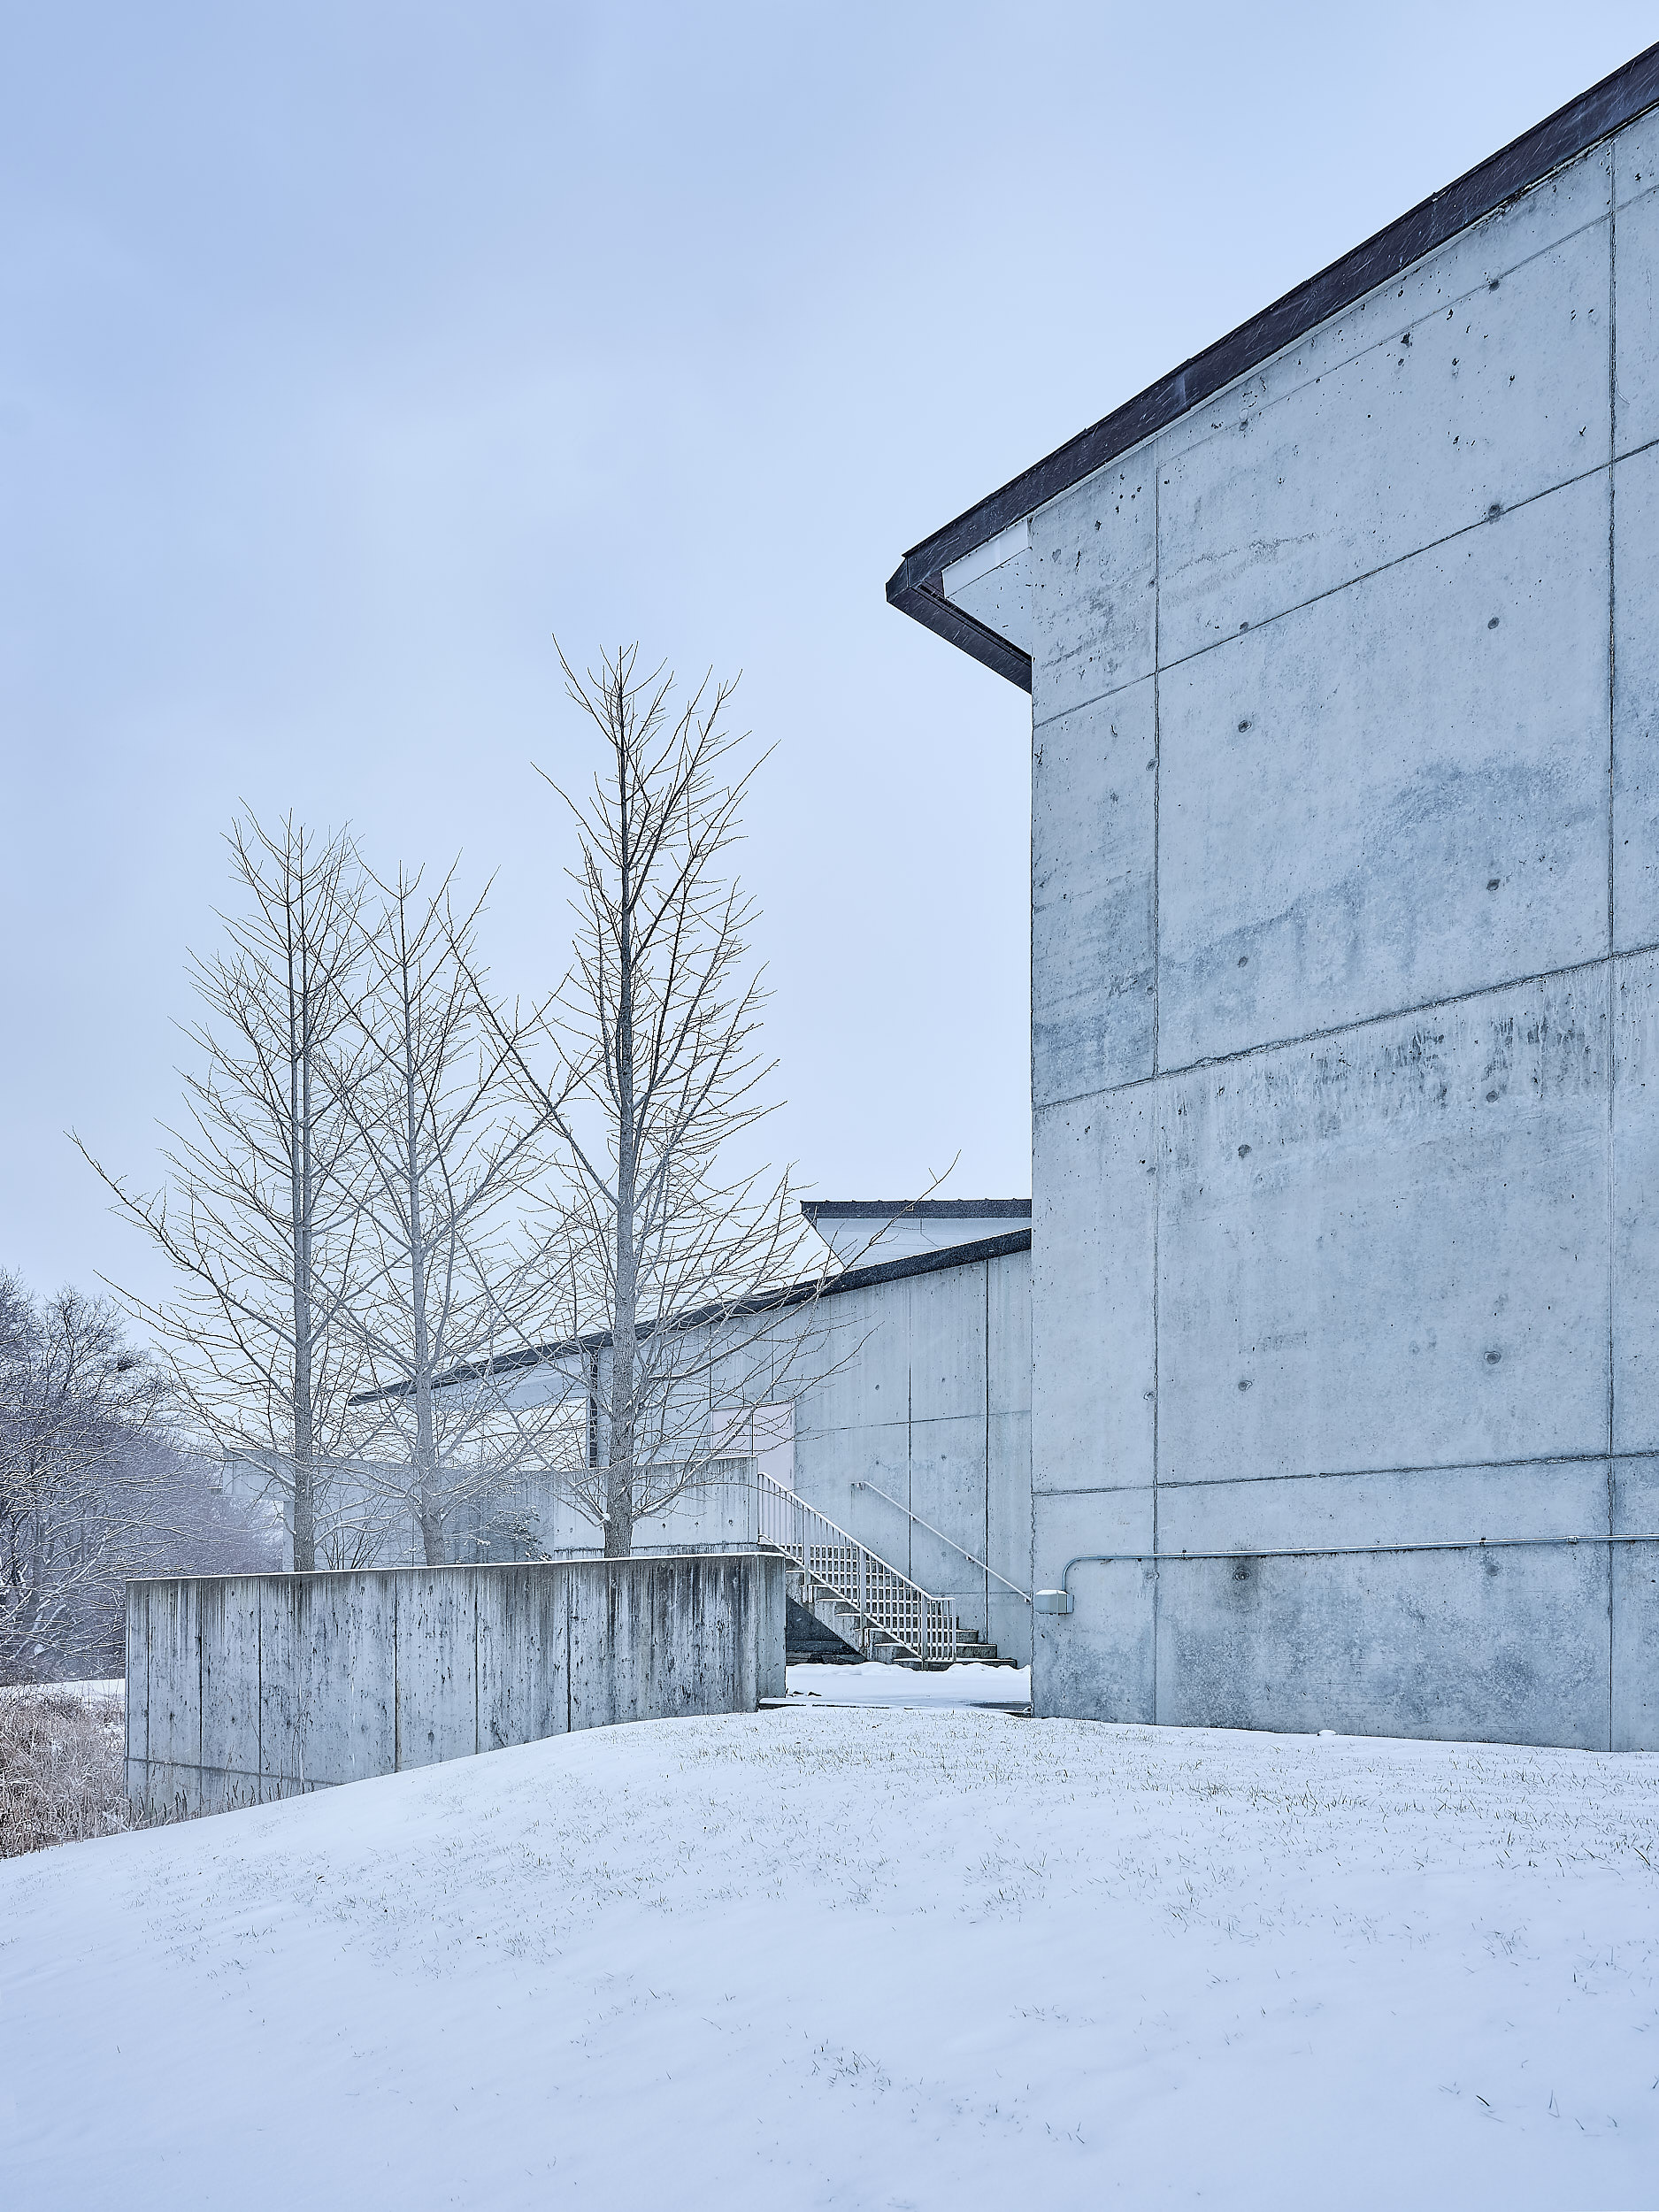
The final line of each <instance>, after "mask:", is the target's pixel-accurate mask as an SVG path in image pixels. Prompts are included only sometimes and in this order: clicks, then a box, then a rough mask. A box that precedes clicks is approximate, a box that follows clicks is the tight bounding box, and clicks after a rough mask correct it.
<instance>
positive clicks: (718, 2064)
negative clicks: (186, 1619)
mask: <svg viewBox="0 0 1659 2212" xmlns="http://www.w3.org/2000/svg"><path fill="white" fill-rule="evenodd" d="M1655 1863H1659V1758H1654V1757H1647V1756H1636V1757H1622V1758H1619V1757H1609V1756H1602V1755H1594V1754H1580V1753H1571V1752H1550V1751H1517V1750H1511V1749H1503V1748H1494V1747H1467V1746H1456V1745H1437V1744H1402V1743H1384V1742H1372V1741H1363V1740H1356V1739H1341V1738H1339V1739H1325V1740H1321V1739H1310V1738H1305V1737H1269V1736H1243V1735H1233V1734H1225V1733H1221V1732H1175V1731H1168V1732H1155V1731H1151V1730H1144V1729H1135V1728H1110V1727H1091V1726H1088V1725H1087V1724H1078V1723H1069V1722H1059V1721H1053V1722H1042V1721H1038V1722H1032V1721H1025V1720H1019V1719H1013V1718H1010V1717H1005V1716H1003V1715H1000V1714H988V1713H972V1712H949V1711H946V1712H940V1711H907V1712H882V1711H858V1710H825V1709H807V1710H801V1709H790V1710H786V1711H780V1712H774V1713H768V1714H761V1715H756V1716H752V1717H733V1718H731V1719H725V1720H710V1721H683V1722H666V1723H658V1724H651V1725H649V1726H636V1727H632V1728H623V1729H616V1730H606V1731H595V1732H593V1733H590V1734H586V1735H579V1736H574V1737H564V1738H559V1739H556V1740H553V1741H551V1742H549V1743H545V1744H539V1745H534V1746H531V1747H527V1748H525V1749H522V1750H516V1751H508V1752H501V1753H497V1754H495V1755H492V1756H489V1757H487V1758H482V1759H476V1760H467V1761H464V1762H460V1763H457V1764H455V1765H452V1766H447V1767H442V1768H435V1769H429V1770H426V1771H425V1772H422V1773H416V1774H406V1775H401V1776H395V1777H390V1778H387V1779H385V1780H382V1781H375V1782H366V1783H359V1784H357V1785H356V1786H353V1787H351V1788H349V1789H342V1790H335V1791H332V1792H328V1793H322V1794H319V1795H318V1796H315V1797H311V1798H308V1799H303V1800H298V1801H290V1802H288V1803H287V1804H282V1805H276V1806H270V1807H265V1808H262V1809H256V1810H253V1811H249V1812H240V1813H233V1814H228V1815H224V1816H219V1817H218V1818H214V1819H210V1820H202V1821H196V1822H193V1823H191V1824H188V1825H183V1826H176V1827H172V1828H168V1829H162V1830H156V1831H152V1832H147V1833H137V1834H131V1835H126V1836H119V1837H113V1838H110V1839H105V1840H103V1841H98V1842H92V1843H86V1844H80V1845H75V1846H72V1847H69V1848H67V1849H65V1850H60V1851H52V1852H48V1853H44V1854H42V1855H38V1856H36V1857H34V1858H31V1859H22V1860H14V1861H12V1862H11V1863H9V1864H7V1865H6V1866H4V1867H3V1868H0V2131H4V2133H5V2134H6V2135H7V2136H9V2139H10V2145H11V2148H10V2152H9V2155H8V2158H7V2161H6V2170H7V2184H8V2195H9V2196H10V2197H12V2199H13V2200H15V2201H16V2202H18V2203H19V2204H26V2203H27V2204H31V2205H33V2204H74V2205H76V2206H78V2207H86V2208H92V2207H99V2206H111V2207H114V2206H119V2207H120V2208H122V2212H133V2208H135V2207H143V2206H149V2205H152V2204H153V2205H157V2206H160V2205H165V2206H167V2207H169V2208H173V2207H188V2206H221V2205H222V2206H232V2205H234V2206H236V2207H238V2208H250V2212H251V2208H259V2207H267V2206H269V2207H273V2208H274V2207H276V2206H279V2205H280V2206H282V2207H284V2208H288V2207H291V2206H292V2204H293V2203H294V2202H296V2200H303V2201H304V2202H305V2203H306V2204H307V2205H308V2206H315V2207H334V2206H341V2207H344V2206H348V2205H349V2206H358V2205H364V2204H373V2205H380V2204H387V2205H396V2206H397V2207H398V2208H399V2212H422V2208H427V2207H438V2206H449V2205H460V2206H467V2207H484V2206H488V2207H490V2208H492V2212H495V2208H511V2207H520V2206H526V2207H527V2206H532V2205H534V2206H543V2205H549V2204H562V2203H569V2204H572V2205H579V2206H584V2207H585V2206H589V2205H604V2206H606V2207H614V2208H618V2212H631V2208H635V2207H638V2208H645V2207H649V2208H651V2212H661V2208H662V2207H664V2206H680V2205H694V2206H696V2205H703V2204H717V2203H718V2204H719V2205H721V2206H722V2207H730V2208H749V2207H755V2208H759V2207H763V2206H764V2207H767V2208H774V2207H776V2206H778V2205H780V2204H787V2205H791V2206H801V2207H830V2206H847V2207H861V2208H862V2207H883V2208H886V2207H907V2206H908V2207H926V2208H933V2207H940V2208H949V2212H976V2208H979V2207H996V2208H999V2212H1000V2208H1002V2207H1005V2206H1014V2205H1019V2204H1025V2203H1030V2202H1052V2203H1061V2204H1072V2203H1076V2204H1081V2203H1090V2204H1094V2203H1099V2202H1117V2203H1122V2204H1125V2205H1131V2206H1135V2207H1141V2206H1148V2205H1161V2204H1185V2203H1191V2202H1195V2201H1198V2200H1201V2199H1202V2200H1205V2201H1208V2202H1210V2203H1212V2204H1221V2205H1225V2206H1228V2207H1230V2208H1240V2207H1257V2206H1260V2207H1267V2206H1271V2207H1275V2208H1281V2212H1282V2208H1286V2207H1302V2206H1307V2207H1314V2206H1317V2207H1320V2208H1324V2207H1327V2206H1330V2205H1341V2206H1343V2207H1377V2208H1383V2207H1386V2208H1389V2212H1397V2208H1400V2207H1402V2206H1405V2205H1411V2206H1413V2207H1420V2206H1441V2205H1444V2206H1453V2205H1455V2206H1457V2207H1459V2208H1485V2207H1490V2208H1499V2207H1502V2208H1504V2212H1512V2208H1532V2207H1550V2208H1565V2207H1570V2206H1578V2207H1581V2206H1588V2205H1602V2206H1609V2205H1624V2206H1632V2205H1641V2204H1648V2205H1651V2204H1652V2203H1654V2201H1655V2194H1656V2192H1655V2175H1659V1976H1656V1969H1659V1881H1656V1879H1655V1872H1654V1867H1655ZM7 2099H9V2100H10V2101H11V2103H10V2117H9V2120H8V2118H7V2116H6V2106H5V2101H6V2100H7Z"/></svg>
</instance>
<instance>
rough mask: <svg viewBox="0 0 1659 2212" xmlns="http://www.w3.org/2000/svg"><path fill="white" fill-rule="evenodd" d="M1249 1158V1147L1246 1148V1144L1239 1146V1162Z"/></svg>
mask: <svg viewBox="0 0 1659 2212" xmlns="http://www.w3.org/2000/svg"><path fill="white" fill-rule="evenodd" d="M1249 1156H1250V1148H1249V1146H1248V1144H1241V1145H1240V1147H1239V1157H1240V1159H1241V1160H1248V1158H1249Z"/></svg>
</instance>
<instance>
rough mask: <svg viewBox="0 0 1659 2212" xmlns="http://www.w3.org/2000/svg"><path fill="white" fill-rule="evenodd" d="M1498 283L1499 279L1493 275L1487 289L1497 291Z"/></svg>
mask: <svg viewBox="0 0 1659 2212" xmlns="http://www.w3.org/2000/svg"><path fill="white" fill-rule="evenodd" d="M1498 283H1499V280H1498V278H1496V277H1493V278H1491V279H1490V280H1488V282H1487V285H1486V289H1487V291H1488V292H1495V291H1496V290H1497V288H1498Z"/></svg>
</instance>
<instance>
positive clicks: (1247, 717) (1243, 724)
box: [1239, 714, 1250, 730]
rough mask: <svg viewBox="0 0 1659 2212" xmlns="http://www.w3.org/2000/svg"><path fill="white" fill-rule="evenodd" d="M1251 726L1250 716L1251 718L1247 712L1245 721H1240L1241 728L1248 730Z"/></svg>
mask: <svg viewBox="0 0 1659 2212" xmlns="http://www.w3.org/2000/svg"><path fill="white" fill-rule="evenodd" d="M1249 726H1250V718H1249V716H1248V714H1247V715H1246V716H1245V718H1244V719H1243V721H1242V722H1240V725H1239V727H1240V729H1241V730H1248V728H1249Z"/></svg>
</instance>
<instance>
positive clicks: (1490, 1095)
mask: <svg viewBox="0 0 1659 2212" xmlns="http://www.w3.org/2000/svg"><path fill="white" fill-rule="evenodd" d="M1497 1102H1498V1094H1497V1093H1496V1091H1488V1092H1487V1093H1486V1103H1487V1105H1488V1106H1495V1105H1496V1104H1497Z"/></svg>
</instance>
